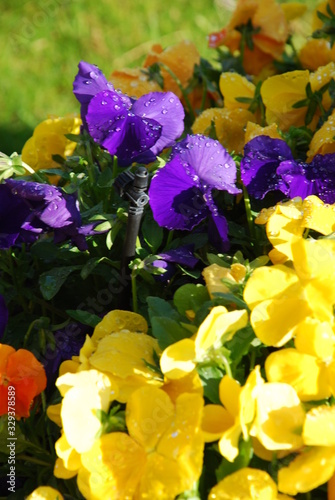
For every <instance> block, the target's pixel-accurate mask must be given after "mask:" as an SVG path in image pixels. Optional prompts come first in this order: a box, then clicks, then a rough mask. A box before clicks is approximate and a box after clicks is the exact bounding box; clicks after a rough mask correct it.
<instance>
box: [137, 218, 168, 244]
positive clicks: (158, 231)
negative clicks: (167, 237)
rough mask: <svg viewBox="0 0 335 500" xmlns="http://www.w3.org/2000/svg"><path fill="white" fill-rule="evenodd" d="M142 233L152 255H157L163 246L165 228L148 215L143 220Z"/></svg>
mask: <svg viewBox="0 0 335 500" xmlns="http://www.w3.org/2000/svg"><path fill="white" fill-rule="evenodd" d="M141 232H142V236H143V238H144V241H145V242H146V244H147V245H148V247H149V248H150V250H151V251H152V253H156V251H157V250H158V248H159V247H160V246H161V244H162V241H163V237H164V231H163V228H162V227H160V226H159V225H158V224H157V222H156V221H155V220H154V219H153V217H152V216H151V215H149V214H148V215H146V216H145V218H144V219H143V223H142V226H141Z"/></svg>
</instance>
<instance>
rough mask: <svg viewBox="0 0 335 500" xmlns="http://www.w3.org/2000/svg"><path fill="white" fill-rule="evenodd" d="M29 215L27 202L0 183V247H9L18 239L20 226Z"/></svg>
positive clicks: (4, 248)
mask: <svg viewBox="0 0 335 500" xmlns="http://www.w3.org/2000/svg"><path fill="white" fill-rule="evenodd" d="M29 215H30V208H29V206H28V204H27V203H26V202H25V201H24V200H21V199H20V198H19V197H18V196H15V194H13V193H12V191H11V189H10V188H9V186H7V183H6V184H1V185H0V249H3V250H6V249H8V248H10V247H11V246H12V245H14V243H15V242H16V240H17V239H18V237H19V235H20V231H21V226H22V224H23V223H24V221H25V220H26V218H27V217H28V216H29Z"/></svg>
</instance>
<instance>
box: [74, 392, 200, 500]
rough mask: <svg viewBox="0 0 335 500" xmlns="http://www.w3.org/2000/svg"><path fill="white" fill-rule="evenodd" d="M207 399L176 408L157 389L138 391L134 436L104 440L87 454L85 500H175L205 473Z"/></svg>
mask: <svg viewBox="0 0 335 500" xmlns="http://www.w3.org/2000/svg"><path fill="white" fill-rule="evenodd" d="M202 408H203V398H202V397H201V396H200V395H197V394H183V395H181V396H179V397H178V398H177V400H176V402H175V404H173V403H172V401H171V400H170V398H169V396H168V395H167V394H166V393H165V392H164V391H162V390H161V389H159V388H156V387H149V386H147V387H142V388H140V389H138V390H137V391H135V392H133V394H132V395H131V396H130V398H129V401H128V403H127V407H126V421H127V428H128V431H129V435H127V434H124V433H118V432H116V433H112V434H106V435H103V436H102V437H101V438H100V439H98V440H97V441H96V442H95V444H94V445H93V447H92V448H91V449H90V450H89V451H87V452H86V453H84V454H82V463H83V467H82V468H81V469H80V470H79V473H78V486H79V489H80V491H81V492H82V494H83V495H84V496H85V498H91V499H101V498H107V497H108V498H115V499H117V498H137V499H139V500H140V499H143V500H144V499H145V498H175V497H176V496H177V495H178V494H180V493H182V492H183V491H185V490H188V489H190V488H191V487H192V485H193V483H194V482H195V481H197V480H198V478H199V477H200V474H201V471H202V460H203V447H204V443H203V439H202V434H201V430H200V421H201V414H202Z"/></svg>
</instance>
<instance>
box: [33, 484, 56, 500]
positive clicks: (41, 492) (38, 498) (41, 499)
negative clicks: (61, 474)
mask: <svg viewBox="0 0 335 500" xmlns="http://www.w3.org/2000/svg"><path fill="white" fill-rule="evenodd" d="M63 499H64V497H63V495H62V494H61V493H59V491H57V490H56V489H55V488H52V487H51V486H39V487H38V488H36V489H35V490H34V491H33V492H32V493H30V495H28V496H27V497H26V500H63Z"/></svg>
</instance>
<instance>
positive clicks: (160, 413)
mask: <svg viewBox="0 0 335 500" xmlns="http://www.w3.org/2000/svg"><path fill="white" fill-rule="evenodd" d="M174 414H175V408H174V405H173V403H172V401H171V400H170V398H169V396H168V395H167V394H166V393H165V392H164V391H162V390H161V389H158V388H157V387H151V386H145V387H141V388H140V389H137V390H136V391H134V392H133V393H132V394H131V396H130V398H129V400H128V403H127V408H126V422H127V427H128V431H129V434H130V435H131V436H132V437H133V438H134V439H135V441H137V442H138V443H140V444H141V445H142V446H143V447H144V449H145V450H146V451H147V452H149V451H152V450H153V449H154V448H155V446H156V445H157V442H158V441H159V439H160V438H161V436H162V434H163V433H164V432H165V431H166V430H167V429H168V427H169V426H170V424H171V421H172V419H173V417H174Z"/></svg>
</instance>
